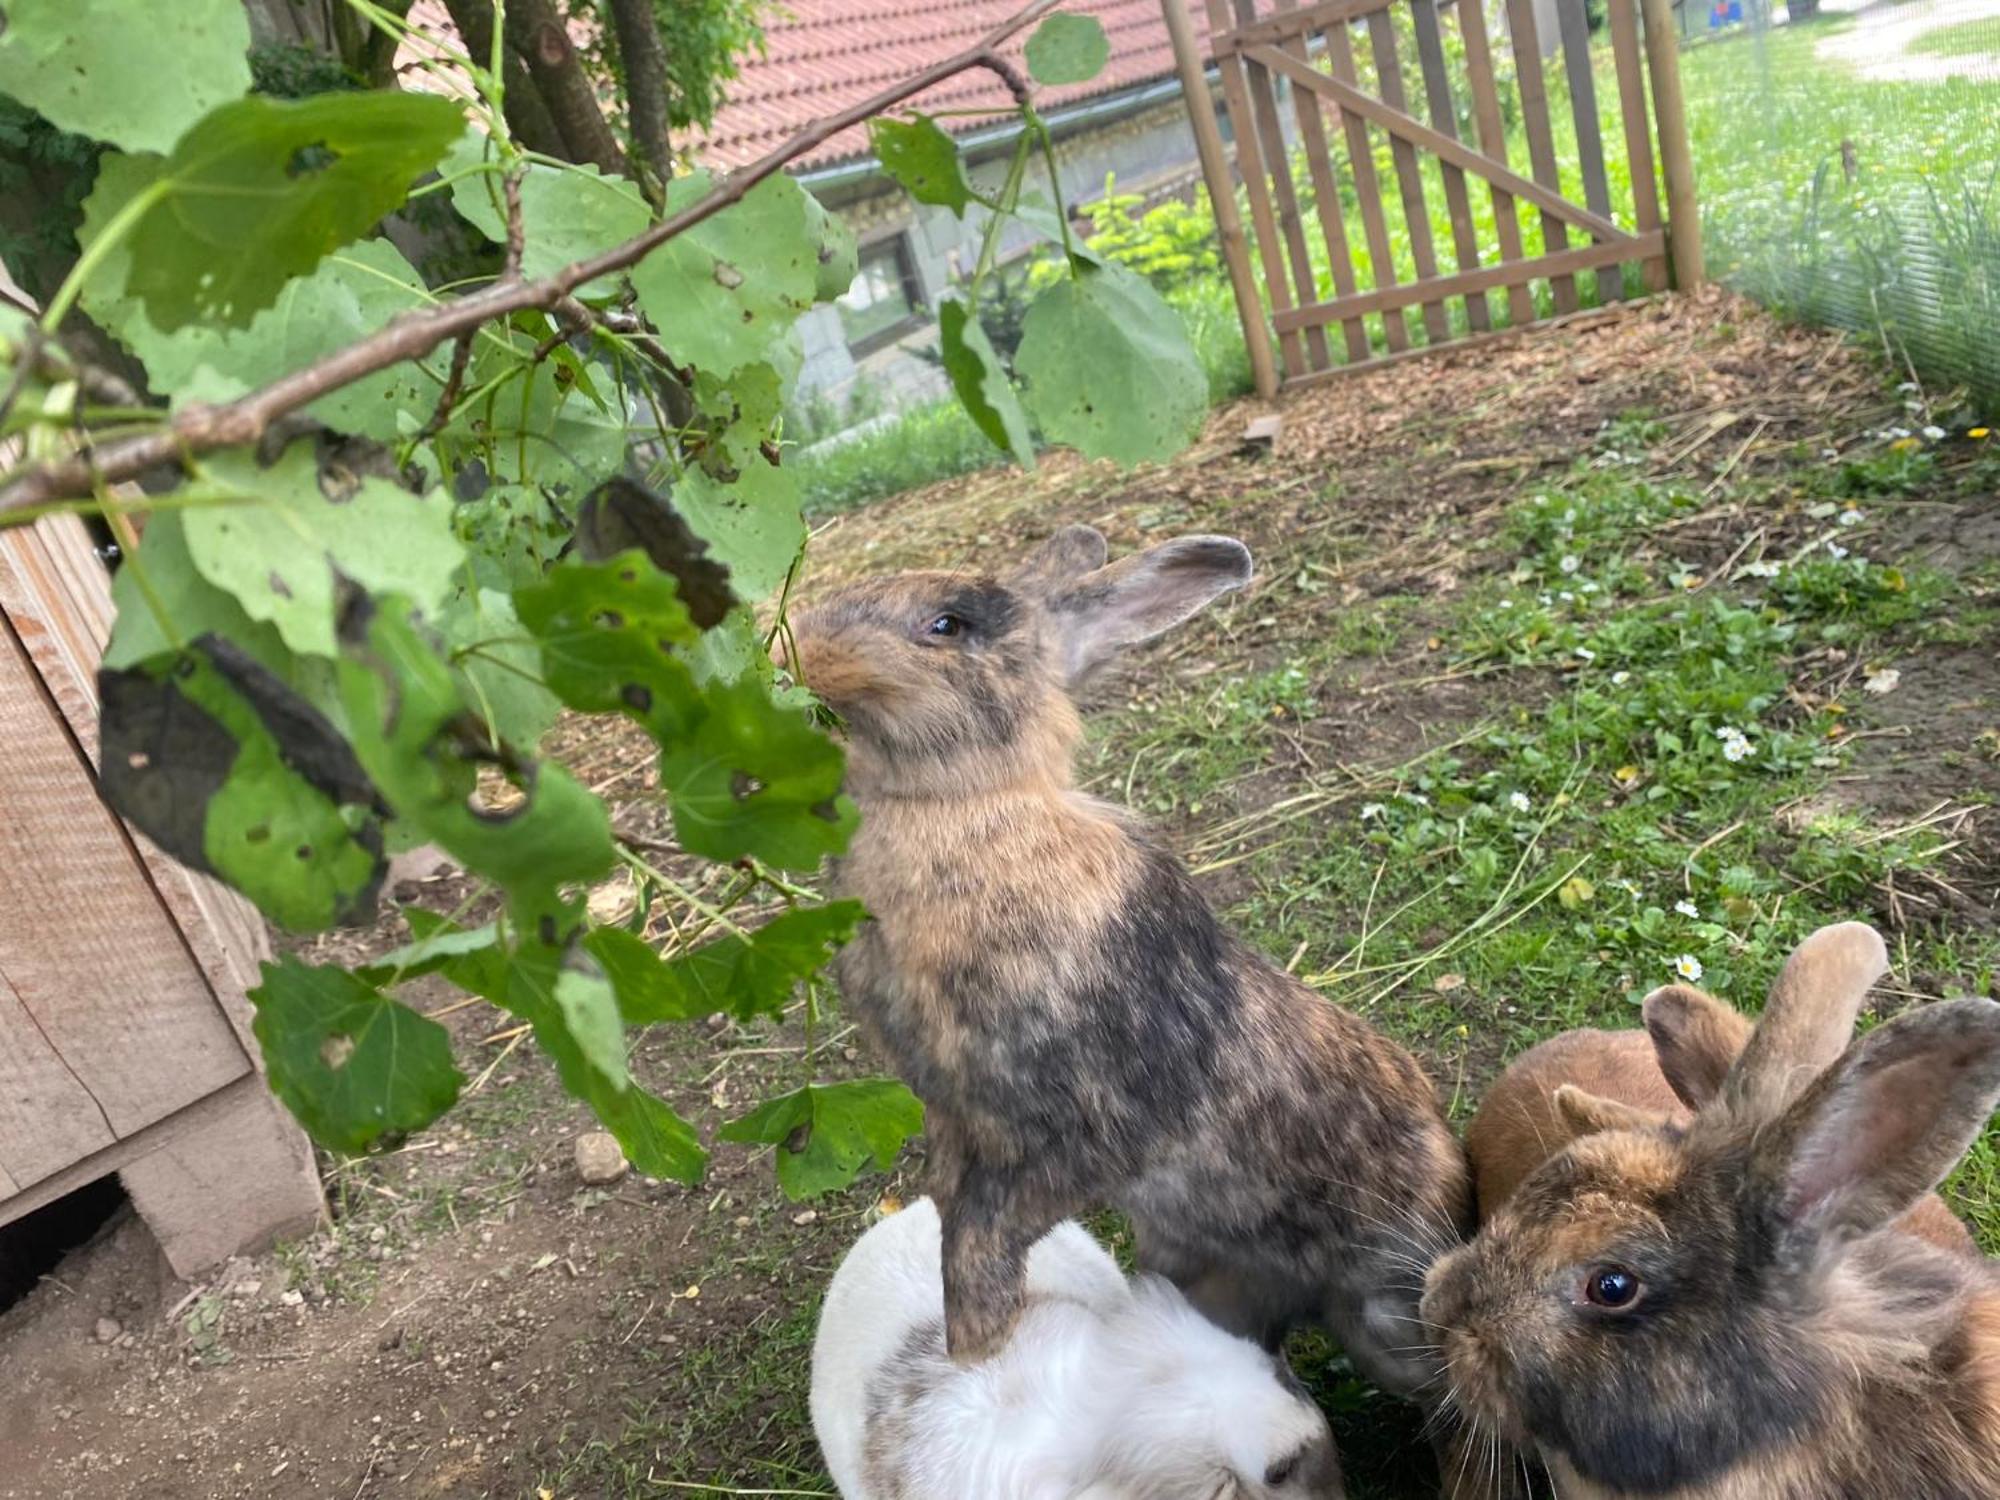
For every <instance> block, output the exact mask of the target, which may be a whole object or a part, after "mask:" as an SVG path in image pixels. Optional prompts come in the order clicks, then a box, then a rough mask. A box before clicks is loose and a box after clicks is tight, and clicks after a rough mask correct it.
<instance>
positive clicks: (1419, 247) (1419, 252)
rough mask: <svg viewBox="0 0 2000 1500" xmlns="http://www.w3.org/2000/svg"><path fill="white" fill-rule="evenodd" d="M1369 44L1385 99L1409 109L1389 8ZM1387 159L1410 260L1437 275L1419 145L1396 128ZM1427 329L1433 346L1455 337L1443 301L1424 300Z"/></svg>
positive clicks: (1421, 272) (1423, 272)
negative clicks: (1399, 201) (1393, 173)
mask: <svg viewBox="0 0 2000 1500" xmlns="http://www.w3.org/2000/svg"><path fill="white" fill-rule="evenodd" d="M1368 43H1369V47H1370V49H1371V50H1372V51H1373V54H1374V58H1375V86H1376V87H1377V88H1378V89H1380V90H1381V92H1382V102H1383V104H1385V105H1386V106H1388V107H1389V108H1390V109H1392V110H1394V111H1395V112H1396V113H1397V114H1407V113H1409V107H1408V104H1407V102H1406V101H1405V99H1404V97H1403V65H1402V63H1401V62H1400V61H1398V60H1397V57H1396V28H1395V25H1394V23H1392V22H1391V21H1390V19H1389V15H1388V12H1386V11H1377V12H1375V14H1374V15H1372V16H1370V17H1369V18H1368ZM1389 159H1390V161H1392V162H1394V163H1395V166H1396V186H1397V188H1398V189H1399V190H1400V192H1401V194H1402V199H1403V226H1404V228H1405V229H1407V230H1408V231H1409V235H1410V258H1411V260H1413V261H1414V262H1415V263H1416V267H1417V280H1418V281H1419V282H1425V281H1430V280H1433V279H1435V278H1436V276H1437V271H1438V266H1437V252H1436V251H1435V250H1434V249H1433V248H1432V247H1431V216H1430V210H1429V208H1427V207H1426V206H1425V204H1424V178H1423V171H1422V169H1421V168H1420V167H1419V166H1418V165H1417V152H1416V148H1415V147H1414V146H1412V145H1411V144H1410V143H1409V141H1408V140H1407V139H1405V138H1403V137H1401V136H1398V135H1396V134H1395V133H1394V132H1391V133H1390V136H1389ZM1424 332H1425V333H1426V334H1427V335H1428V336H1429V338H1430V341H1431V342H1432V343H1433V344H1442V343H1443V342H1444V341H1445V340H1446V339H1448V338H1450V337H1451V320H1450V319H1449V318H1448V317H1446V316H1445V310H1444V303H1442V302H1440V301H1438V300H1437V299H1436V298H1434V297H1432V298H1426V299H1425V300H1424Z"/></svg>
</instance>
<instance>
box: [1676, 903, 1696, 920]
mask: <svg viewBox="0 0 2000 1500" xmlns="http://www.w3.org/2000/svg"><path fill="white" fill-rule="evenodd" d="M1674 910H1675V911H1677V912H1679V913H1680V914H1681V915H1682V916H1684V917H1699V916H1700V915H1701V912H1700V910H1699V909H1697V908H1696V906H1695V904H1694V903H1693V902H1692V901H1676V902H1675V903H1674Z"/></svg>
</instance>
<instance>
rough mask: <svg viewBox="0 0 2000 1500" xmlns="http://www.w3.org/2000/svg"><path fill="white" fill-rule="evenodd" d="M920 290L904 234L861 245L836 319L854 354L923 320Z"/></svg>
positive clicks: (904, 331) (876, 347)
mask: <svg viewBox="0 0 2000 1500" xmlns="http://www.w3.org/2000/svg"><path fill="white" fill-rule="evenodd" d="M923 300H924V299H923V293H922V292H921V291H920V290H919V289H918V287H917V278H916V272H915V268H914V267H912V266H911V264H910V252H909V249H908V245H907V243H906V241H905V239H904V237H903V236H902V235H900V234H898V235H893V236H891V237H890V238H888V239H886V240H877V241H876V242H875V243H874V244H872V245H864V246H863V247H862V250H861V270H860V273H859V274H858V275H857V276H856V277H855V278H854V285H853V286H851V287H849V288H848V289H847V291H846V292H844V293H843V294H842V295H841V298H840V303H839V306H840V321H841V325H842V326H843V327H844V328H845V329H846V330H847V343H848V347H849V348H851V349H853V350H854V351H855V353H857V354H865V353H867V352H868V351H869V350H871V349H879V348H880V347H881V346H882V345H884V344H887V343H889V342H891V341H893V340H894V339H895V338H896V337H897V336H898V335H900V334H903V333H906V332H908V331H909V330H910V329H911V328H913V327H915V326H916V325H917V324H919V323H921V322H922V321H923Z"/></svg>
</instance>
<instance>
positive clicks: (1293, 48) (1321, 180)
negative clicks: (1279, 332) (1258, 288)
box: [1278, 0, 1369, 364]
mask: <svg viewBox="0 0 2000 1500" xmlns="http://www.w3.org/2000/svg"><path fill="white" fill-rule="evenodd" d="M1293 3H1294V0H1278V9H1279V13H1280V14H1281V15H1282V14H1283V13H1284V12H1285V11H1287V10H1288V9H1290V7H1291V6H1292V5H1293ZM1282 45H1283V47H1284V50H1285V51H1286V52H1287V53H1289V54H1290V55H1291V56H1293V57H1299V58H1303V57H1305V56H1306V39H1305V37H1304V36H1299V37H1296V38H1294V39H1292V40H1291V41H1288V42H1285V43H1283V44H1282ZM1292 104H1293V107H1294V108H1296V109H1297V111H1298V117H1299V141H1300V144H1301V145H1303V146H1304V148H1305V157H1306V166H1307V169H1308V170H1309V171H1310V172H1311V173H1312V184H1313V204H1314V208H1315V210H1316V211H1317V213H1318V215H1319V227H1320V233H1321V235H1322V237H1323V238H1324V239H1325V241H1326V261H1327V265H1328V267H1329V268H1330V269H1331V270H1332V272H1333V290H1334V295H1335V296H1338V297H1351V296H1353V295H1354V293H1355V291H1356V290H1357V287H1356V285H1355V280H1354V258H1353V256H1352V255H1350V254H1349V253H1348V249H1347V216H1346V213H1345V212H1344V211H1343V210H1342V208H1341V206H1340V184H1339V183H1337V182H1335V181H1334V179H1333V157H1332V153H1331V152H1330V150H1329V149H1328V146H1327V139H1326V117H1325V116H1324V114H1322V112H1321V109H1320V102H1319V96H1318V95H1316V94H1314V93H1313V92H1312V91H1311V90H1310V89H1296V88H1295V89H1293V90H1292ZM1341 329H1342V333H1343V335H1344V337H1345V338H1346V340H1347V358H1348V362H1349V363H1350V364H1351V363H1353V362H1354V361H1356V360H1363V359H1366V358H1368V354H1369V349H1368V325H1367V324H1365V323H1363V322H1362V321H1361V320H1360V319H1359V318H1350V319H1349V320H1348V321H1347V322H1346V323H1344V324H1342V325H1341Z"/></svg>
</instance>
